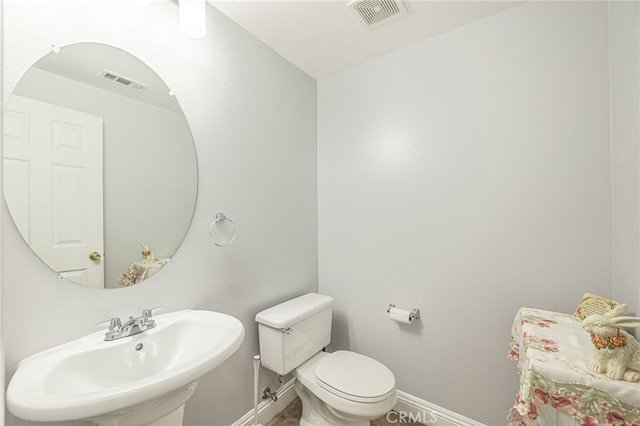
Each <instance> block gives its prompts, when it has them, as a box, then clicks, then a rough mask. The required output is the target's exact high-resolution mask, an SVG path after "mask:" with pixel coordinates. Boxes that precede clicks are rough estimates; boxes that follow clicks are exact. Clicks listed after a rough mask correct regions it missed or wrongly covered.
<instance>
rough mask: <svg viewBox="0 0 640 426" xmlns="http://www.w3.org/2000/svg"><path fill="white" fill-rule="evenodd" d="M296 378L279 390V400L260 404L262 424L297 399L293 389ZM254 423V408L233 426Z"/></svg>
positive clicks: (259, 415)
mask: <svg viewBox="0 0 640 426" xmlns="http://www.w3.org/2000/svg"><path fill="white" fill-rule="evenodd" d="M295 382H296V379H295V378H293V379H291V380H289V381H288V382H287V383H285V384H284V386H283V387H282V390H281V391H280V392H278V400H277V401H276V402H273V401H271V400H266V401H262V402H261V403H260V404H258V419H259V421H260V424H263V425H264V424H267V422H269V420H271V419H273V418H274V417H275V416H276V414H278V413H279V412H280V411H282V410H284V409H285V407H286V406H287V405H289V404H290V403H291V402H292V401H293V400H294V399H296V392H295V391H294V389H293V385H294V384H295ZM253 424H254V416H253V409H251V411H249V412H248V413H247V414H245V415H244V416H242V417H241V418H240V419H238V420H237V421H236V422H235V423H233V424H232V425H231V426H252V425H253Z"/></svg>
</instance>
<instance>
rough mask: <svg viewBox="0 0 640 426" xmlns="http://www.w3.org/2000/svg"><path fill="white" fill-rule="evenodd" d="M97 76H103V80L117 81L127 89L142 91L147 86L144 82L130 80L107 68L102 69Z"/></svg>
mask: <svg viewBox="0 0 640 426" xmlns="http://www.w3.org/2000/svg"><path fill="white" fill-rule="evenodd" d="M98 77H100V78H104V79H105V80H109V81H112V82H114V83H118V84H120V85H122V86H124V87H127V88H129V89H133V90H137V91H138V92H142V91H143V90H144V89H146V88H147V87H149V86H147V85H146V84H142V83H140V82H139V81H135V80H132V79H130V78H127V77H124V76H122V75H120V74H118V73H115V72H113V71H109V70H104V71H102V72H101V73H100V75H99V76H98Z"/></svg>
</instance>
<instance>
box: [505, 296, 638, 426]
mask: <svg viewBox="0 0 640 426" xmlns="http://www.w3.org/2000/svg"><path fill="white" fill-rule="evenodd" d="M592 353H593V344H592V343H591V336H590V335H589V333H587V332H586V331H585V330H583V329H582V327H581V323H580V322H579V321H577V320H576V319H575V318H574V317H573V316H572V315H567V314H562V313H557V312H550V311H544V310H539V309H530V308H521V309H520V311H519V312H518V314H517V315H516V317H515V320H514V322H513V329H512V332H511V343H510V348H509V353H508V358H510V359H512V360H514V361H516V362H517V369H518V375H519V376H520V389H519V392H518V395H517V396H516V402H515V404H514V406H513V408H512V409H511V412H510V414H509V417H508V420H509V425H510V426H536V425H537V424H538V422H537V419H538V415H539V412H540V407H541V406H542V405H544V404H548V405H550V406H551V407H553V408H555V409H557V410H560V411H563V412H566V413H567V414H568V415H569V416H571V417H572V418H574V419H576V420H577V421H578V422H577V424H580V425H581V426H604V425H625V426H627V425H629V426H631V425H634V426H640V383H631V382H625V381H622V380H612V379H609V378H608V377H607V376H606V375H604V374H598V373H594V372H592V371H590V370H589V364H590V362H591V357H592Z"/></svg>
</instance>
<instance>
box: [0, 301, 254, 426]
mask: <svg viewBox="0 0 640 426" xmlns="http://www.w3.org/2000/svg"><path fill="white" fill-rule="evenodd" d="M154 319H155V321H156V324H157V325H156V326H155V327H154V328H152V329H150V330H147V331H145V332H143V333H140V334H136V335H134V336H130V337H125V338H122V339H118V340H114V341H110V342H107V341H104V332H103V331H102V332H96V333H93V334H90V335H89V336H86V337H84V338H81V339H78V340H74V341H72V342H69V343H65V344H63V345H61V346H57V347H55V348H52V349H49V350H46V351H44V352H41V353H39V354H36V355H33V356H31V357H29V358H27V359H25V360H23V361H22V362H21V363H20V364H19V365H18V369H17V371H16V373H15V374H14V376H13V377H12V379H11V381H10V383H9V387H8V388H7V395H6V398H7V408H8V409H9V411H11V413H13V414H14V415H15V416H17V417H20V418H23V419H25V420H30V421H39V422H56V421H71V420H88V421H91V422H93V423H94V424H95V425H98V426H120V425H127V426H133V425H136V426H143V425H144V426H180V425H182V416H183V414H184V404H185V402H186V401H187V400H188V399H189V398H190V397H191V395H192V394H193V392H194V391H195V389H196V386H197V383H198V380H199V379H200V377H202V376H203V375H204V374H206V373H208V372H209V371H211V370H213V369H214V368H216V367H217V366H218V365H220V364H221V363H222V362H223V361H224V360H226V359H227V358H228V357H230V356H231V355H232V354H233V353H234V352H235V351H236V350H237V349H238V348H239V347H240V345H241V344H242V341H243V339H244V327H243V326H242V323H241V322H240V321H238V320H237V319H236V318H234V317H232V316H229V315H225V314H221V313H218V312H211V311H197V310H183V311H178V312H173V313H169V314H165V315H158V316H155V317H154Z"/></svg>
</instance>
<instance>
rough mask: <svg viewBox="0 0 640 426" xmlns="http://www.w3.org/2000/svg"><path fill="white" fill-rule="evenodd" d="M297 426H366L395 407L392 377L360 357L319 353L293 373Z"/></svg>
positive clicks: (372, 362)
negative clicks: (298, 408)
mask: <svg viewBox="0 0 640 426" xmlns="http://www.w3.org/2000/svg"><path fill="white" fill-rule="evenodd" d="M293 375H294V377H295V378H296V384H295V391H296V393H297V394H298V396H299V397H300V399H301V400H302V418H301V420H300V425H301V426H328V425H345V426H346V425H349V426H360V425H362V426H368V425H369V421H370V420H373V419H376V418H378V417H381V416H383V415H384V414H385V413H387V412H388V411H389V410H391V409H392V408H393V407H394V406H395V404H396V387H395V379H394V377H393V374H392V373H391V371H389V369H388V368H387V367H385V366H384V365H383V364H381V363H379V362H378V361H376V360H374V359H372V358H369V357H366V356H364V355H361V354H358V353H355V352H348V351H337V352H334V353H328V352H319V353H318V354H316V355H315V356H314V357H312V358H311V359H309V360H308V361H306V362H305V363H304V364H302V365H300V366H299V367H298V368H296V369H295V370H294V371H293Z"/></svg>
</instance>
